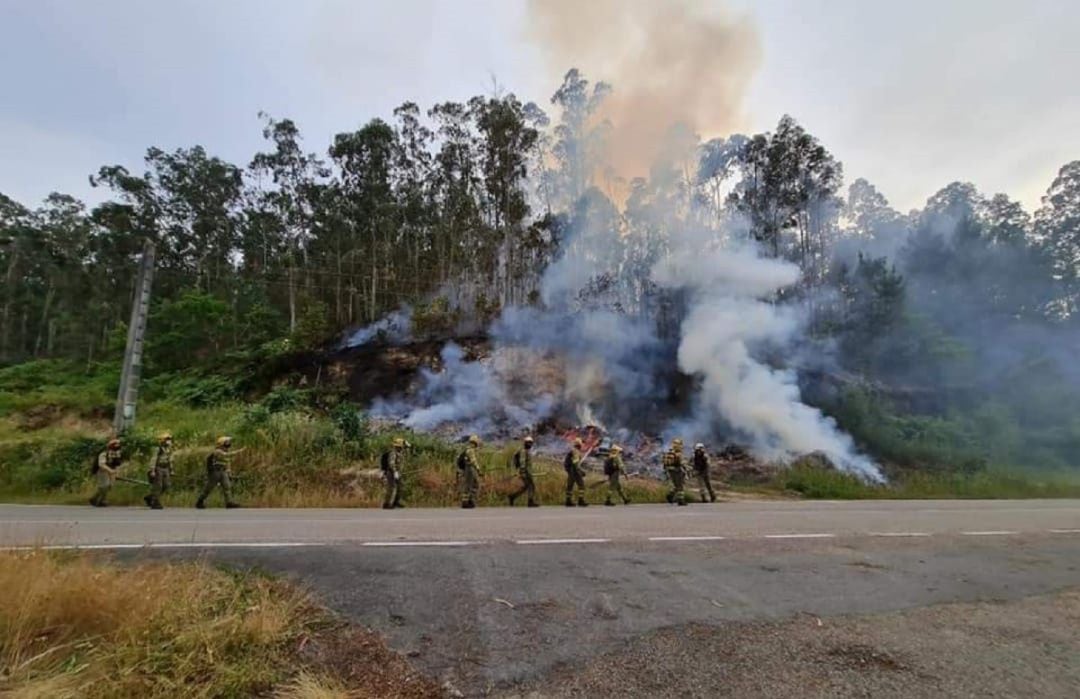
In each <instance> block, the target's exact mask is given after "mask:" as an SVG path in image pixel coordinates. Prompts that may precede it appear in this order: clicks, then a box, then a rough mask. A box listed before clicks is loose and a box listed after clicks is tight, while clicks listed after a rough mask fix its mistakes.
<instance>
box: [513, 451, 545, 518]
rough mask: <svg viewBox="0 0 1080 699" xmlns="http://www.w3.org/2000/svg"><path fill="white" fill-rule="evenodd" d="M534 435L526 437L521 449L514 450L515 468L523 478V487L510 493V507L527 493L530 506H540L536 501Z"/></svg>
mask: <svg viewBox="0 0 1080 699" xmlns="http://www.w3.org/2000/svg"><path fill="white" fill-rule="evenodd" d="M532 448H533V438H532V436H527V437H525V439H524V440H522V443H521V449H518V450H517V451H516V452H514V468H515V469H517V474H518V477H519V478H521V488H519V489H518V490H516V491H514V492H513V493H511V494H510V497H509V500H510V507H513V506H514V502H515V501H516V500H517V499H518V498H519V497H521V496H522V495H527V496H528V498H529V500H528V506H529V507H540V503H539V502H537V501H536V483H535V481H533V472H532Z"/></svg>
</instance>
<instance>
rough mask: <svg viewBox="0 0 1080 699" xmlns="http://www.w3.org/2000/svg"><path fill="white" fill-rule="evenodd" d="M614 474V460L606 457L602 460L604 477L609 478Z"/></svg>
mask: <svg viewBox="0 0 1080 699" xmlns="http://www.w3.org/2000/svg"><path fill="white" fill-rule="evenodd" d="M613 473H615V459H612V458H611V457H608V458H606V459H604V475H605V476H610V475H612V474H613Z"/></svg>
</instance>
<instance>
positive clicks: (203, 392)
mask: <svg viewBox="0 0 1080 699" xmlns="http://www.w3.org/2000/svg"><path fill="white" fill-rule="evenodd" d="M143 394H144V395H146V396H157V397H161V398H164V399H165V400H172V401H176V402H179V403H182V404H184V405H190V406H191V407H193V408H208V407H211V406H215V405H222V404H223V403H228V402H230V401H233V400H236V399H237V398H238V397H239V394H240V391H239V388H238V387H237V385H236V382H235V380H233V379H231V378H229V377H226V376H222V375H220V374H211V375H208V376H201V375H197V374H164V375H161V376H156V377H153V378H152V379H150V380H148V381H147V382H146V389H145V390H144V391H143Z"/></svg>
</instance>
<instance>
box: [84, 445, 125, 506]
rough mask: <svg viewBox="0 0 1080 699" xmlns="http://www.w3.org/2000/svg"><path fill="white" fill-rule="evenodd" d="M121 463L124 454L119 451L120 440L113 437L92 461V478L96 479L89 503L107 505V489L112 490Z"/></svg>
mask: <svg viewBox="0 0 1080 699" xmlns="http://www.w3.org/2000/svg"><path fill="white" fill-rule="evenodd" d="M123 463H124V455H123V454H122V453H121V451H120V440H119V439H118V438H116V437H113V438H112V439H110V440H109V442H108V444H106V445H105V450H104V451H102V452H101V453H100V454H98V456H97V460H96V461H95V462H94V468H93V469H92V470H91V473H92V474H93V475H94V480H95V481H97V490H96V491H95V492H94V496H93V497H92V498H90V504H91V505H93V506H94V507H107V506H108V504H109V503H107V502H105V501H106V499H107V498H108V497H109V491H110V490H112V487H113V483H115V482H116V475H117V473H118V472H119V471H120V467H121V466H122V465H123Z"/></svg>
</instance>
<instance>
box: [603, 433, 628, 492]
mask: <svg viewBox="0 0 1080 699" xmlns="http://www.w3.org/2000/svg"><path fill="white" fill-rule="evenodd" d="M604 475H605V476H607V478H608V493H607V500H605V501H604V504H605V505H607V506H608V507H614V506H615V496H616V495H618V496H619V498H620V499H622V501H623V504H624V505H629V504H630V498H628V497H626V493H625V492H623V487H622V481H621V480H620V479H621V478H622V476H624V475H626V468H625V467H624V466H623V460H622V447H620V446H619V445H618V444H615V445H613V446H612V447H611V451H610V452H608V456H607V458H606V459H604Z"/></svg>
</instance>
